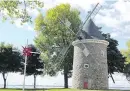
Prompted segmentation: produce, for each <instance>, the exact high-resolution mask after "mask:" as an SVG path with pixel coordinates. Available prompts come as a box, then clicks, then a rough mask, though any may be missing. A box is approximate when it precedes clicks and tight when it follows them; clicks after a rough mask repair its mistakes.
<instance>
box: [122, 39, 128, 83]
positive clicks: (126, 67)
mask: <svg viewBox="0 0 130 91" xmlns="http://www.w3.org/2000/svg"><path fill="white" fill-rule="evenodd" d="M126 44H127V49H124V50H121V52H122V54H123V55H124V57H126V63H125V68H124V74H125V75H126V78H127V80H128V81H130V41H128V42H127V43H126Z"/></svg>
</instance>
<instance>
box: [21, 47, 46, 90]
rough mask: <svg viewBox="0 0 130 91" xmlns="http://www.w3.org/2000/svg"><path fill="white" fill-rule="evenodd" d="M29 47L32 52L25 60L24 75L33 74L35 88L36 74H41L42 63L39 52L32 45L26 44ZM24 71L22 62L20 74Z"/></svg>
mask: <svg viewBox="0 0 130 91" xmlns="http://www.w3.org/2000/svg"><path fill="white" fill-rule="evenodd" d="M28 47H29V48H31V51H32V52H37V53H39V54H36V53H32V55H31V56H29V57H28V60H27V67H26V69H27V70H26V75H33V76H34V88H36V76H37V75H41V74H43V71H42V70H43V68H44V63H43V60H41V59H40V52H39V50H38V49H37V48H36V47H35V46H34V45H28ZM23 72H24V64H23V66H22V74H23Z"/></svg>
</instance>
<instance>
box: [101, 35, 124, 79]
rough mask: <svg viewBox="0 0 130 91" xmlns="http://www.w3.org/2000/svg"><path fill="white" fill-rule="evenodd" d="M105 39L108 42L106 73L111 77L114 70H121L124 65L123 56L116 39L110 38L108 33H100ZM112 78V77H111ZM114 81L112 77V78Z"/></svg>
mask: <svg viewBox="0 0 130 91" xmlns="http://www.w3.org/2000/svg"><path fill="white" fill-rule="evenodd" d="M102 35H103V36H104V37H105V40H106V41H108V42H109V45H108V47H107V62H108V73H109V75H110V76H111V77H112V74H114V72H123V71H124V67H125V57H124V56H123V55H122V54H121V52H120V51H119V49H118V48H117V46H118V41H117V40H115V39H113V38H111V36H110V34H102ZM112 79H113V78H112ZM113 81H114V79H113Z"/></svg>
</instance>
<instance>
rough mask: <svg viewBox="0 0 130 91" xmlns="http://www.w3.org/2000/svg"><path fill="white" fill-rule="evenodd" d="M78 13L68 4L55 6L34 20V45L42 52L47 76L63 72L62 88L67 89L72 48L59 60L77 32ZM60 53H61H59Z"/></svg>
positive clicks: (79, 22)
mask: <svg viewBox="0 0 130 91" xmlns="http://www.w3.org/2000/svg"><path fill="white" fill-rule="evenodd" d="M79 14H80V13H79V11H78V10H76V9H74V8H71V6H70V5H69V4H61V5H57V6H56V7H54V8H51V9H49V10H48V11H47V13H46V15H45V17H43V16H42V14H39V16H38V17H37V18H36V19H35V30H37V31H36V32H37V34H38V35H37V37H36V39H35V43H36V45H37V47H38V48H39V49H40V50H42V52H44V54H43V55H42V56H43V58H44V60H45V64H46V66H45V69H46V72H47V74H50V75H51V76H53V75H56V73H57V72H59V71H63V74H64V87H65V88H68V75H69V76H70V73H71V70H72V64H73V57H72V56H73V55H72V54H71V55H70V53H73V46H71V48H70V50H69V52H68V54H67V55H66V57H65V58H63V59H62V58H61V57H62V56H63V55H62V54H64V53H65V51H66V49H67V48H68V46H69V44H70V43H71V42H72V41H73V40H74V37H75V35H74V34H73V33H72V31H71V30H69V29H68V27H69V28H70V29H72V30H73V32H74V33H77V31H78V30H79V27H80V24H81V20H80V17H79ZM61 52H62V53H61Z"/></svg>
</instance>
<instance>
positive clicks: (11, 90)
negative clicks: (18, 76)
mask: <svg viewBox="0 0 130 91" xmlns="http://www.w3.org/2000/svg"><path fill="white" fill-rule="evenodd" d="M0 91H22V90H15V89H0ZM25 91H34V90H25ZM36 91H121V90H75V89H49V90H36ZM127 91H128V90H127ZM129 91H130V90H129Z"/></svg>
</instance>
